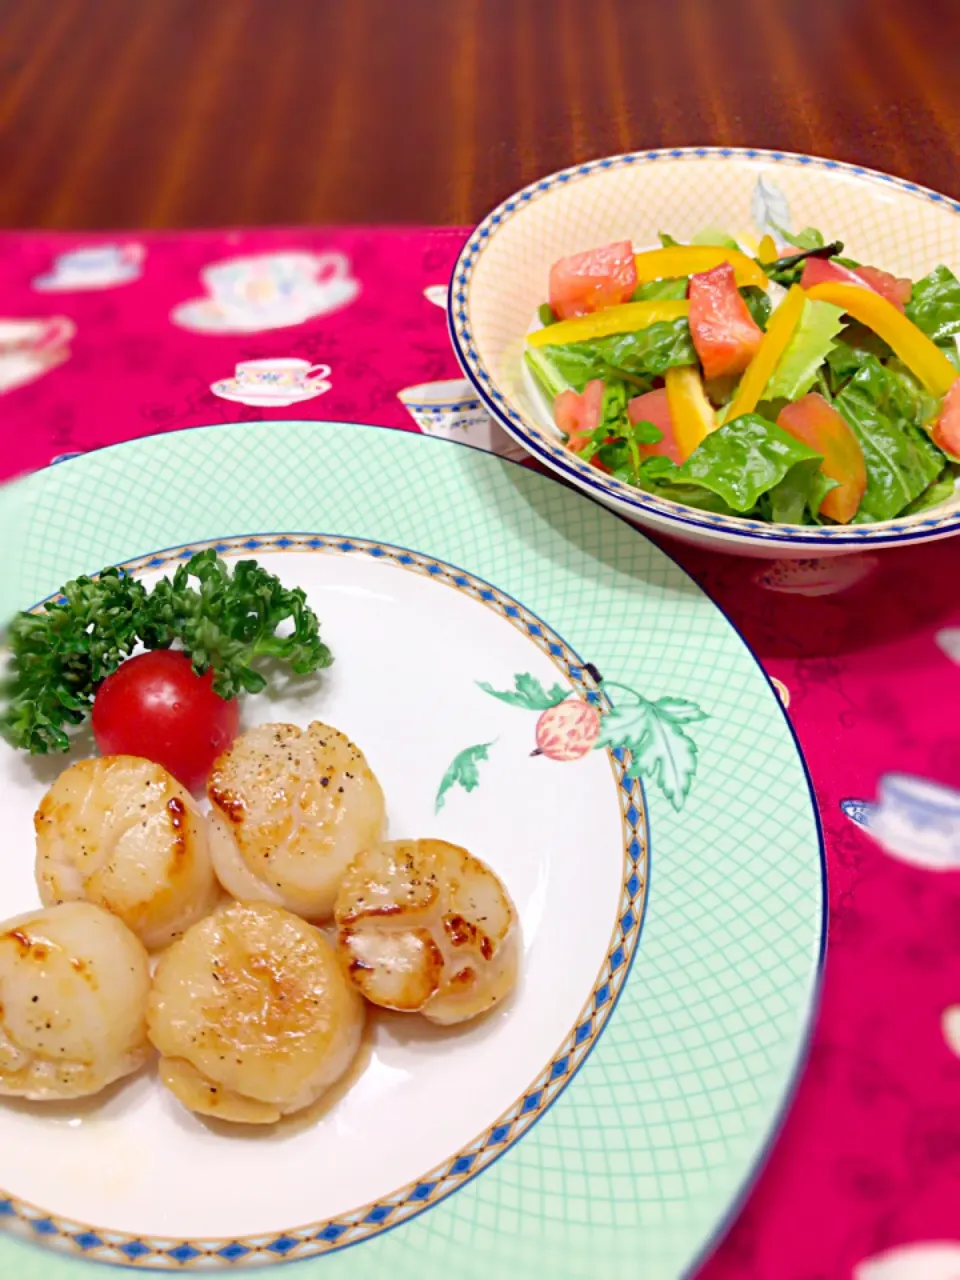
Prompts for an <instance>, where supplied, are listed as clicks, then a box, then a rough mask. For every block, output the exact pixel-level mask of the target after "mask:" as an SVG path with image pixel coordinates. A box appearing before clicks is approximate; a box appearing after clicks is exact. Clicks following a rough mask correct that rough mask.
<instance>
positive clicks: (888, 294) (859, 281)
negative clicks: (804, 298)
mask: <svg viewBox="0 0 960 1280" xmlns="http://www.w3.org/2000/svg"><path fill="white" fill-rule="evenodd" d="M800 284H801V285H802V286H803V288H804V289H813V288H815V287H816V285H818V284H855V285H857V286H858V287H859V288H861V289H872V290H873V292H874V293H879V295H880V297H881V298H886V300H887V301H888V302H889V303H892V304H893V306H895V307H896V308H897V310H898V311H902V310H903V308H904V304H905V303H907V302H909V301H910V294H911V293H912V292H913V281H912V280H907V279H906V278H905V277H903V276H892V275H891V274H890V272H889V271H881V270H880V268H879V267H857V268H856V269H855V270H854V269H852V268H851V267H845V266H843V264H842V263H839V262H831V261H830V260H829V259H828V258H808V259H807V260H806V262H805V263H804V264H803V275H802V276H801V278H800Z"/></svg>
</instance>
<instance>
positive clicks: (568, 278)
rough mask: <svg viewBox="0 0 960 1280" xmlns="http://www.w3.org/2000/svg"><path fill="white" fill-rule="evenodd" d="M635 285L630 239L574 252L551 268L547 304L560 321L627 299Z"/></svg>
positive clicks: (614, 304) (634, 267)
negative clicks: (548, 300)
mask: <svg viewBox="0 0 960 1280" xmlns="http://www.w3.org/2000/svg"><path fill="white" fill-rule="evenodd" d="M636 287H637V267H636V263H635V262H634V260H633V245H632V244H631V243H630V241H629V240H618V241H617V242H616V243H615V244H608V245H604V247H603V248H602V249H588V250H587V252H586V253H575V254H573V255H572V256H571V257H569V258H561V259H560V260H559V262H555V263H554V264H553V266H552V267H551V268H550V306H551V307H552V309H553V314H554V315H555V316H558V317H559V318H560V319H561V320H569V319H571V318H572V317H573V316H585V315H589V313H590V312H591V311H600V310H601V309H602V308H603V307H615V306H618V305H619V304H620V303H621V302H628V301H629V299H630V297H631V296H632V294H633V292H634V290H635V289H636Z"/></svg>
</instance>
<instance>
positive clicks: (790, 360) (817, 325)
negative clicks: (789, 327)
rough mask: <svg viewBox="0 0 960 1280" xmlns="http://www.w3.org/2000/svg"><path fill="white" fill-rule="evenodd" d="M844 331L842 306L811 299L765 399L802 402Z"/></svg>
mask: <svg viewBox="0 0 960 1280" xmlns="http://www.w3.org/2000/svg"><path fill="white" fill-rule="evenodd" d="M842 328H843V311H842V310H841V309H840V307H835V306H833V305H832V304H831V303H829V302H814V301H811V299H810V298H808V299H807V300H806V302H805V303H804V304H803V311H802V312H801V313H800V323H799V324H798V325H797V327H796V329H795V330H794V334H793V337H792V338H791V339H790V341H789V343H788V344H787V349H786V350H785V351H784V353H783V355H782V356H781V357H780V360H779V362H778V363H777V367H776V368H775V369H774V371H773V373H772V374H771V375H770V380H769V381H768V383H767V385H766V387H765V389H764V392H763V399H764V400H798V399H799V398H800V396H805V395H806V394H807V392H808V391H809V390H810V388H811V387H812V386H813V384H814V382H815V381H816V377H817V370H818V369H819V368H820V366H821V365H822V364H823V362H824V361H825V360H826V358H827V356H828V355H829V354H830V352H831V351H832V350H833V348H834V346H836V337H837V334H838V333H839V332H840V330H841V329H842Z"/></svg>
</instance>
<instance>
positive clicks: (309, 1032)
mask: <svg viewBox="0 0 960 1280" xmlns="http://www.w3.org/2000/svg"><path fill="white" fill-rule="evenodd" d="M148 1024H149V1034H150V1039H151V1040H152V1041H153V1043H154V1045H156V1047H157V1049H159V1051H160V1054H161V1059H160V1079H161V1080H162V1081H163V1083H164V1084H165V1085H166V1086H167V1088H168V1089H169V1090H170V1091H171V1093H173V1094H174V1095H175V1096H176V1097H177V1098H178V1099H179V1100H180V1102H182V1103H183V1105H184V1106H185V1107H188V1108H189V1109H190V1110H191V1111H199V1112H200V1113H201V1114H203V1115H209V1116H217V1117H219V1118H220V1119H221V1120H233V1121H237V1122H239V1123H242V1124H271V1123H273V1122H274V1121H276V1120H279V1119H280V1117H281V1116H285V1115H289V1114H290V1113H291V1112H294V1111H300V1110H301V1109H302V1108H304V1107H308V1106H310V1104H311V1103H313V1102H315V1101H316V1100H317V1099H318V1098H319V1097H320V1095H321V1094H322V1093H324V1091H325V1090H327V1089H328V1088H329V1087H330V1086H331V1085H332V1084H334V1083H335V1082H336V1081H337V1080H339V1079H340V1077H341V1076H342V1075H343V1074H344V1072H345V1071H346V1070H347V1068H348V1067H349V1066H350V1063H351V1062H352V1060H353V1058H354V1056H355V1054H356V1052H357V1049H358V1048H359V1046H360V1041H361V1037H362V1034H363V1024H364V1005H363V1001H362V1000H361V999H360V997H359V996H358V995H357V993H356V991H355V990H354V989H353V987H352V986H351V985H350V983H349V981H348V980H347V978H346V977H345V975H344V973H343V970H342V968H341V967H340V964H339V961H338V958H337V954H336V951H335V949H334V948H333V947H332V946H331V945H330V943H329V942H327V940H326V939H325V938H324V937H323V935H322V934H321V933H320V931H319V930H318V929H315V928H314V927H313V926H312V925H309V924H307V923H306V922H305V921H303V920H301V919H299V917H297V916H295V915H292V914H291V913H290V912H289V911H284V910H283V909H282V908H280V907H272V906H269V905H267V904H265V903H250V904H246V905H244V904H241V903H231V904H230V905H229V906H221V907H220V908H218V910H216V911H215V912H214V913H213V915H211V916H208V917H207V919H206V920H203V921H201V922H200V924H196V925H194V926H193V928H192V929H190V930H189V931H188V932H187V933H186V934H185V935H184V936H183V937H182V938H181V939H180V940H179V941H178V942H175V943H174V944H173V946H172V947H171V948H170V949H169V950H168V951H167V952H165V953H164V955H163V956H162V957H161V959H160V962H159V963H158V965H157V970H156V973H155V974H154V980H153V990H152V992H151V994H150V1003H149V1015H148Z"/></svg>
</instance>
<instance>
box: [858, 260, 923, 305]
mask: <svg viewBox="0 0 960 1280" xmlns="http://www.w3.org/2000/svg"><path fill="white" fill-rule="evenodd" d="M856 274H857V275H858V276H859V277H860V278H861V280H865V281H866V282H867V284H868V285H869V286H870V288H871V289H873V291H874V292H875V293H879V295H880V297H881V298H886V300H887V301H888V302H892V303H893V305H894V306H895V307H898V308H899V310H901V311H902V310H903V308H904V307H905V305H906V304H907V303H908V302H909V301H910V295H911V294H912V293H913V281H912V280H910V279H909V278H908V277H907V276H895V275H891V274H890V272H889V271H881V269H880V268H879V267H857V270H856Z"/></svg>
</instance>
